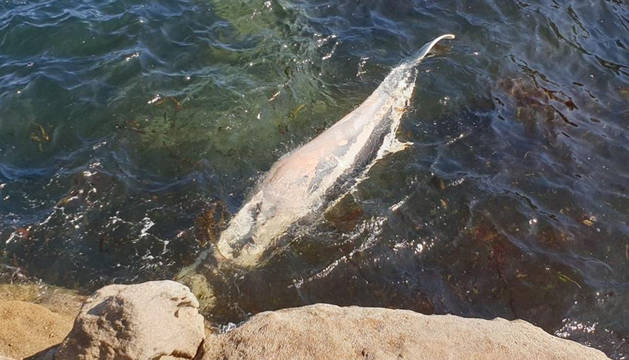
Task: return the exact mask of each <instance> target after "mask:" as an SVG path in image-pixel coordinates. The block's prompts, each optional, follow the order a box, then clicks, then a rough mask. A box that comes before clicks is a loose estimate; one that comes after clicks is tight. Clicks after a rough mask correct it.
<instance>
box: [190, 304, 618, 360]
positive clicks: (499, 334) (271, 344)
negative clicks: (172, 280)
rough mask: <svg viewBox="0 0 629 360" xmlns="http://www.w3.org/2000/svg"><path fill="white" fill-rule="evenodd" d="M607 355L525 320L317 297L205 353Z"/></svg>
mask: <svg viewBox="0 0 629 360" xmlns="http://www.w3.org/2000/svg"><path fill="white" fill-rule="evenodd" d="M218 359H221V360H235V359H238V360H254V359H255V360H257V359H273V360H289V359H290V360H292V359H317V360H337V359H344V360H351V359H362V360H366V359H413V360H445V359H485V360H490V359H493V360H498V359H500V360H513V359H539V360H542V359H549V360H550V359H553V360H561V359H566V360H568V359H570V360H577V359H583V360H598V359H601V360H602V359H607V357H606V356H605V355H604V354H603V353H602V352H600V351H598V350H594V349H591V348H588V347H586V346H583V345H580V344H578V343H575V342H572V341H569V340H564V339H560V338H557V337H554V336H552V335H549V334H547V333H546V332H544V331H543V330H542V329H540V328H538V327H536V326H533V325H531V324H529V323H527V322H525V321H521V320H516V321H507V320H504V319H495V320H491V321H490V320H481V319H466V318H460V317H456V316H451V315H422V314H418V313H415V312H412V311H408V310H389V309H381V308H361V307H338V306H334V305H324V304H317V305H311V306H305V307H301V308H295V309H286V310H279V311H274V312H264V313H260V314H258V315H256V316H254V317H252V318H251V319H250V320H248V321H247V322H245V323H244V324H243V325H242V326H240V327H238V328H236V329H234V330H232V331H230V332H228V333H226V334H222V335H218V336H212V337H210V338H208V339H207V340H206V343H205V355H204V357H203V360H218Z"/></svg>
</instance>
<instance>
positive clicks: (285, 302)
mask: <svg viewBox="0 0 629 360" xmlns="http://www.w3.org/2000/svg"><path fill="white" fill-rule="evenodd" d="M446 32H452V33H455V34H456V35H457V40H455V41H451V42H447V43H444V44H443V45H442V46H440V47H439V48H438V49H437V51H436V54H435V56H433V57H431V58H429V59H427V60H426V61H424V63H423V64H422V65H420V68H419V69H420V76H419V79H418V83H417V91H416V94H415V96H414V98H413V102H412V104H411V107H412V109H411V110H410V111H409V112H408V114H407V116H406V117H405V118H404V119H403V125H402V131H401V132H400V133H399V136H398V137H399V138H400V139H401V140H404V141H412V142H414V146H413V147H411V148H410V149H408V150H407V151H404V152H401V153H398V154H395V155H393V156H390V157H387V158H385V159H383V160H382V161H381V162H379V163H378V164H377V165H376V166H375V167H373V168H372V169H371V171H370V172H369V177H368V179H367V180H366V181H365V182H363V183H362V184H361V185H360V186H359V188H358V189H357V192H356V193H355V194H354V196H353V197H351V198H348V199H345V201H344V202H343V206H342V207H341V208H340V209H339V212H338V213H337V214H336V216H333V217H332V218H328V219H327V221H323V222H322V223H320V224H318V225H317V226H314V227H313V228H312V229H309V231H308V232H307V233H306V234H305V235H304V236H302V237H300V238H299V239H297V241H295V242H294V243H293V244H292V245H291V247H290V248H288V249H286V250H284V251H283V252H282V253H280V254H278V255H277V256H276V257H275V258H274V259H273V260H272V261H271V262H269V263H268V264H266V265H265V266H263V267H262V268H260V269H258V270H255V271H252V272H233V273H230V272H228V273H221V274H220V276H219V275H216V274H214V275H211V274H212V271H213V269H212V267H211V266H210V267H209V268H208V269H206V271H207V273H208V277H211V276H215V277H217V278H220V282H221V284H222V285H220V286H219V289H220V290H221V291H220V293H219V299H218V307H217V308H216V309H215V310H214V311H213V312H212V313H211V314H208V316H209V317H210V318H211V319H213V320H215V321H217V322H222V323H224V322H227V321H238V320H240V319H243V318H244V317H246V316H247V315H248V314H251V313H255V312H258V311H262V310H266V309H274V308H278V307H284V306H291V305H300V304H306V303H312V302H318V301H325V302H332V303H336V304H360V305H372V306H386V307H401V308H408V309H413V310H417V311H421V312H424V313H455V314H459V315H465V316H480V317H485V318H492V317H495V316H502V317H506V318H524V319H527V320H529V321H531V322H533V323H535V324H537V325H539V326H542V327H544V328H545V329H546V330H547V331H550V332H554V333H556V334H558V335H560V336H564V337H568V338H572V339H575V340H577V341H580V342H582V343H586V344H592V345H593V346H595V347H598V348H601V349H602V350H603V351H605V352H606V353H607V354H608V355H609V356H611V357H612V358H614V359H621V358H625V357H626V356H628V355H629V345H628V342H627V336H629V310H628V309H629V306H628V305H629V224H628V222H627V219H628V214H629V193H628V188H629V141H628V140H629V62H628V59H629V56H628V53H629V51H628V48H629V7H628V4H627V3H626V2H625V1H620V0H616V1H602V0H601V1H563V2H558V1H530V0H529V1H491V0H483V1H478V2H474V3H470V2H467V1H461V0H457V1H449V2H436V1H435V2H433V1H421V0H414V1H410V0H409V1H406V0H405V1H396V2H391V1H384V0H382V1H379V0H373V1H370V2H356V1H346V0H336V1H313V0H311V1H295V0H293V1H288V0H281V1H262V0H256V1H253V0H242V1H231V0H230V1H227V0H195V1H175V0H169V1H150V2H145V1H144V2H140V1H121V0H110V1H98V2H96V1H88V0H86V1H69V0H65V1H55V0H48V1H28V2H27V1H12V0H7V1H4V2H2V3H0V257H1V258H0V267H1V268H2V274H3V278H2V279H3V280H2V281H5V282H6V281H10V280H11V279H14V280H15V279H16V278H30V279H43V280H44V281H46V282H48V283H51V284H54V285H60V286H66V287H71V288H78V289H82V290H85V291H89V290H91V289H94V288H96V287H99V286H102V285H103V284H107V283H111V282H133V281H141V280H146V279H156V278H170V277H172V276H174V274H176V273H177V271H178V270H179V269H180V268H181V267H182V266H184V265H187V264H189V263H190V262H192V261H193V260H194V259H195V257H196V255H197V253H198V252H199V251H201V249H203V248H205V247H207V246H208V243H210V242H212V241H213V240H214V239H215V238H216V236H217V234H218V233H219V232H220V230H221V229H222V228H223V227H224V222H225V221H226V219H227V218H228V217H229V214H234V213H235V212H236V211H237V210H238V209H239V208H240V206H241V205H242V204H243V202H244V201H245V200H246V196H247V194H248V192H249V191H251V189H252V187H253V186H254V185H255V184H256V181H257V180H258V179H259V178H260V177H261V175H262V174H264V171H265V170H267V169H268V168H269V167H270V166H271V164H272V163H273V162H274V161H275V160H277V159H278V158H279V157H280V156H281V155H283V154H285V153H287V152H288V151H290V150H291V149H294V148H295V147H297V146H298V145H299V144H303V143H304V142H307V141H308V140H309V139H311V138H313V137H314V136H315V135H316V134H318V133H320V132H321V131H322V130H323V129H325V128H326V127H328V126H330V125H331V124H333V123H334V122H335V121H337V120H338V119H340V118H341V117H342V116H343V115H344V114H346V113H347V112H349V111H351V110H352V109H353V108H354V107H355V106H356V105H358V104H359V103H360V102H362V100H364V99H365V98H366V97H367V96H368V95H369V94H370V92H371V91H373V89H375V87H376V86H377V85H378V84H379V82H380V81H381V80H382V79H383V78H384V77H385V76H386V74H387V72H388V71H389V70H390V69H391V68H392V67H393V66H395V65H396V64H397V63H399V62H400V61H401V60H402V59H404V58H405V57H406V56H408V55H410V54H412V53H413V52H414V51H416V50H417V49H418V48H419V47H420V46H421V45H422V44H423V43H425V42H426V41H428V40H431V39H432V38H434V37H435V36H437V35H439V34H442V33H446ZM221 217H223V219H222V220H221Z"/></svg>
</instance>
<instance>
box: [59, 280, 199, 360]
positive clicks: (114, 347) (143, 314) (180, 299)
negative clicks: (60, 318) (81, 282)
mask: <svg viewBox="0 0 629 360" xmlns="http://www.w3.org/2000/svg"><path fill="white" fill-rule="evenodd" d="M198 308H199V303H198V301H197V299H196V298H195V297H194V295H192V293H191V292H190V290H189V289H188V288H187V287H186V286H184V285H182V284H179V283H177V282H174V281H151V282H146V283H142V284H138V285H110V286H106V287H104V288H102V289H100V290H98V291H97V292H96V293H95V294H94V295H92V296H91V297H90V298H88V299H87V300H86V302H85V304H84V305H83V307H82V308H81V312H80V313H79V315H78V316H77V318H76V320H75V322H74V327H73V328H72V331H71V332H70V334H69V335H68V336H67V337H66V339H65V340H64V341H63V343H62V344H61V346H60V347H59V350H58V351H57V353H56V354H55V360H71V359H72V360H88V359H99V360H101V359H102V360H107V359H110V360H114V359H115V360H124V359H129V360H131V359H133V360H144V359H147V360H148V359H151V360H157V359H173V358H182V359H191V358H193V357H194V356H195V355H196V353H197V350H198V348H199V345H200V344H201V343H202V341H203V339H204V337H205V330H204V321H203V317H202V316H201V315H200V314H199V312H198Z"/></svg>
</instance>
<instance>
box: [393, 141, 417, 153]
mask: <svg viewBox="0 0 629 360" xmlns="http://www.w3.org/2000/svg"><path fill="white" fill-rule="evenodd" d="M413 145H414V144H413V143H412V142H410V141H408V142H402V141H400V140H398V139H394V140H393V141H392V142H391V145H390V146H389V148H388V149H387V150H388V153H396V152H398V151H402V150H406V149H408V148H409V147H412V146H413Z"/></svg>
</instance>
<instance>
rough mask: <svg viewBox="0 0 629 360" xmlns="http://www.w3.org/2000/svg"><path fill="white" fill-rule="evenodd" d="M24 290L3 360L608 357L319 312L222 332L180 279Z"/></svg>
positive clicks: (516, 324) (0, 338)
mask: <svg viewBox="0 0 629 360" xmlns="http://www.w3.org/2000/svg"><path fill="white" fill-rule="evenodd" d="M22 290H23V291H22V292H20V294H22V295H20V296H16V295H15V294H13V295H12V294H9V293H8V292H7V291H4V290H3V289H2V288H0V295H4V296H2V297H1V298H0V299H2V300H0V360H5V359H21V358H23V359H30V360H41V359H48V360H51V359H54V360H69V359H82V360H88V359H111V360H122V359H129V360H131V359H147V360H148V359H151V360H157V359H162V360H183V359H196V360H218V359H221V360H223V359H226V360H235V359H243V360H249V359H251V360H253V359H278V360H284V359H286V360H288V359H322V360H327V359H330V360H332V359H334V360H337V359H426V360H427V359H431V360H439V359H509V360H511V359H571V360H574V359H584V360H585V359H587V360H596V359H607V357H606V356H605V355H604V354H603V353H601V352H600V351H598V350H594V349H591V348H588V347H586V346H583V345H580V344H578V343H575V342H572V341H569V340H565V339H560V338H557V337H554V336H552V335H549V334H547V333H546V332H544V331H543V330H542V329H540V328H538V327H536V326H533V325H531V324H529V323H527V322H525V321H521V320H515V321H507V320H504V319H494V320H482V319H467V318H461V317H457V316H452V315H422V314H419V313H415V312H412V311H408V310H391V309H382V308H361V307H339V306H334V305H327V304H316V305H310V306H304V307H300V308H293V309H284V310H278V311H270V312H264V313H260V314H257V315H255V316H253V317H251V318H250V319H249V320H248V321H246V322H244V323H242V324H240V325H239V326H237V327H235V328H230V329H229V330H228V331H224V332H220V333H219V332H216V331H214V330H212V329H210V328H208V327H206V325H205V323H204V319H203V317H202V316H201V315H200V314H199V312H198V307H199V303H198V301H197V299H196V298H195V297H194V295H193V294H192V293H191V292H190V290H189V289H188V288H187V287H186V286H184V285H181V284H179V283H177V282H173V281H153V282H147V283H142V284H137V285H110V286H106V287H104V288H102V289H100V290H98V291H97V292H96V293H94V294H93V295H92V296H90V297H89V298H87V299H84V298H83V297H81V296H78V295H76V294H71V293H64V292H62V291H58V292H53V293H52V294H48V295H47V296H43V297H42V296H24V295H23V294H24V293H28V289H27V288H26V289H22ZM3 291H4V292H3ZM11 295H12V297H10V296H11ZM80 303H82V306H81V307H80V309H79V304H80ZM75 315H76V318H75ZM3 356H4V357H3Z"/></svg>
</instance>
